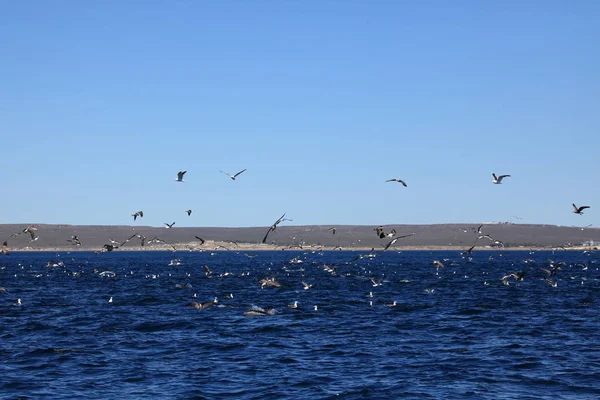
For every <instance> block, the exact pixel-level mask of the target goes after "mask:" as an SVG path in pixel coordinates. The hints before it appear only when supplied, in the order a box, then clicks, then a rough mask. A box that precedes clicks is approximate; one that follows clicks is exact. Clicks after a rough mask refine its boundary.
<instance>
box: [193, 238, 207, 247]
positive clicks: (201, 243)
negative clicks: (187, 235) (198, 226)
mask: <svg viewBox="0 0 600 400" xmlns="http://www.w3.org/2000/svg"><path fill="white" fill-rule="evenodd" d="M194 237H195V238H196V239H198V240H199V241H200V246H202V245H203V244H204V242H206V240H204V239H202V238H201V237H200V236H194Z"/></svg>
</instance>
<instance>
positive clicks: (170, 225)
mask: <svg viewBox="0 0 600 400" xmlns="http://www.w3.org/2000/svg"><path fill="white" fill-rule="evenodd" d="M164 224H165V228H167V229H169V228H172V227H173V225H175V222H173V223H172V224H167V223H166V222H164Z"/></svg>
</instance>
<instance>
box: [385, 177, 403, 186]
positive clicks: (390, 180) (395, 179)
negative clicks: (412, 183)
mask: <svg viewBox="0 0 600 400" xmlns="http://www.w3.org/2000/svg"><path fill="white" fill-rule="evenodd" d="M386 182H398V183H401V184H402V186H404V187H406V182H404V181H403V180H402V179H398V178H393V179H388V180H387V181H386Z"/></svg>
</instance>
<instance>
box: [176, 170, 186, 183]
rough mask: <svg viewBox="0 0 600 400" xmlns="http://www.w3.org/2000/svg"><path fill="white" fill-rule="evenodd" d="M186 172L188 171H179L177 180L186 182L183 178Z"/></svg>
mask: <svg viewBox="0 0 600 400" xmlns="http://www.w3.org/2000/svg"><path fill="white" fill-rule="evenodd" d="M186 172H187V171H179V172H178V173H177V178H175V181H177V182H185V181H184V180H183V175H185V173H186Z"/></svg>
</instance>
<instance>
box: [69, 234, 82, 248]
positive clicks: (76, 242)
mask: <svg viewBox="0 0 600 400" xmlns="http://www.w3.org/2000/svg"><path fill="white" fill-rule="evenodd" d="M67 242H70V243H71V244H73V245H75V246H81V241H80V240H79V238H78V237H77V235H73V236H71V239H67Z"/></svg>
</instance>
